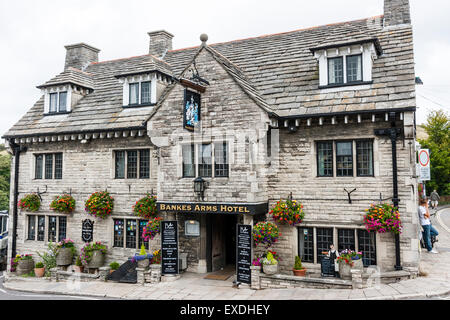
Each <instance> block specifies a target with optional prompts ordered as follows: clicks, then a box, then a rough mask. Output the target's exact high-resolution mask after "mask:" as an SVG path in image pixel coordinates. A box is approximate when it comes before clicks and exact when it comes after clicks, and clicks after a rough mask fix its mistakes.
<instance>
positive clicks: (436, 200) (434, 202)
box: [430, 189, 441, 209]
mask: <svg viewBox="0 0 450 320" xmlns="http://www.w3.org/2000/svg"><path fill="white" fill-rule="evenodd" d="M430 198H431V209H436V207H437V206H438V203H439V200H440V199H441V197H439V194H438V193H437V192H436V189H435V190H433V192H432V193H431V194H430Z"/></svg>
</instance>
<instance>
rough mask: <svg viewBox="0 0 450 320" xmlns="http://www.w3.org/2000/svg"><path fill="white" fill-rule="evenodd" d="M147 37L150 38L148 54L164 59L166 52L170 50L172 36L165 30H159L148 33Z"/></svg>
mask: <svg viewBox="0 0 450 320" xmlns="http://www.w3.org/2000/svg"><path fill="white" fill-rule="evenodd" d="M148 35H149V36H150V45H149V50H148V53H149V54H151V55H154V56H156V57H158V58H164V56H165V55H166V52H167V51H169V50H172V38H173V34H171V33H169V32H167V31H165V30H159V31H152V32H148Z"/></svg>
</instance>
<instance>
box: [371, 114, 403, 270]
mask: <svg viewBox="0 0 450 320" xmlns="http://www.w3.org/2000/svg"><path fill="white" fill-rule="evenodd" d="M389 120H390V122H391V127H390V128H389V129H377V130H375V135H378V136H388V137H389V138H390V139H391V144H392V186H393V196H392V202H393V204H394V207H397V208H398V204H399V202H400V199H399V198H398V172H397V139H398V137H399V136H400V134H401V129H400V128H396V127H395V112H389ZM394 268H395V270H397V271H399V270H402V269H403V267H402V266H401V262H400V235H398V234H396V235H395V266H394Z"/></svg>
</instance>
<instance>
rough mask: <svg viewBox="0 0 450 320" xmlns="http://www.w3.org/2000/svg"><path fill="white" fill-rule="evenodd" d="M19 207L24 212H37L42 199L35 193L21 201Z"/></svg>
mask: <svg viewBox="0 0 450 320" xmlns="http://www.w3.org/2000/svg"><path fill="white" fill-rule="evenodd" d="M18 206H19V208H20V209H22V210H25V211H31V212H36V211H38V210H39V208H40V207H41V198H39V196H38V195H37V194H35V193H31V194H27V195H26V196H25V197H23V198H22V199H20V201H19V204H18Z"/></svg>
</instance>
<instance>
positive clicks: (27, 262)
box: [14, 254, 34, 276]
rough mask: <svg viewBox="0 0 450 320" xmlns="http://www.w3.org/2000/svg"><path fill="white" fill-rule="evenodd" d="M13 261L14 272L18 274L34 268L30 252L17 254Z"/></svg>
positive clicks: (26, 272)
mask: <svg viewBox="0 0 450 320" xmlns="http://www.w3.org/2000/svg"><path fill="white" fill-rule="evenodd" d="M14 262H15V263H16V274H17V275H18V276H21V275H23V274H29V273H30V272H31V271H33V269H34V260H33V257H32V256H31V254H18V255H16V257H15V259H14Z"/></svg>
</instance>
